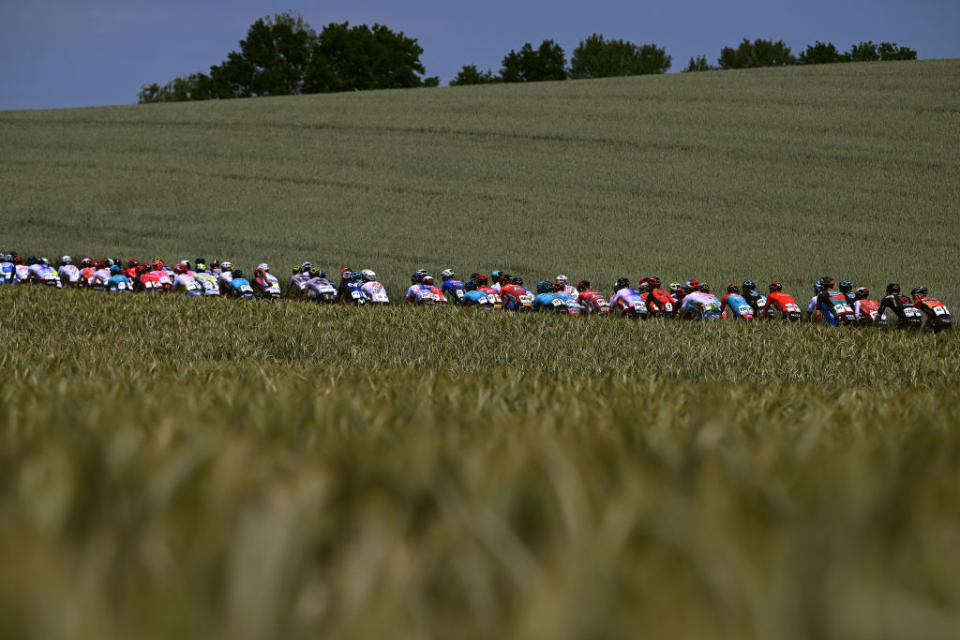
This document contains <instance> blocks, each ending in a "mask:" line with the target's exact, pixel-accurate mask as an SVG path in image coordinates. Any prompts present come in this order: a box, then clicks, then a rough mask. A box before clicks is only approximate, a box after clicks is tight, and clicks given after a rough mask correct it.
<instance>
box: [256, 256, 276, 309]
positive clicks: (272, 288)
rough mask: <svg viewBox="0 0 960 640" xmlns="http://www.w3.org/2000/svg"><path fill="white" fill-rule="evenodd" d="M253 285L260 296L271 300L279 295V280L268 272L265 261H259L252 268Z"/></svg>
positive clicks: (268, 268) (268, 266) (268, 267)
mask: <svg viewBox="0 0 960 640" xmlns="http://www.w3.org/2000/svg"><path fill="white" fill-rule="evenodd" d="M253 286H254V290H255V291H256V292H257V294H258V295H259V296H260V297H261V298H269V299H271V300H272V299H274V298H279V297H280V281H279V280H278V279H277V276H275V275H273V274H272V273H270V265H268V264H267V263H266V262H261V263H260V264H258V265H257V268H256V269H254V270H253Z"/></svg>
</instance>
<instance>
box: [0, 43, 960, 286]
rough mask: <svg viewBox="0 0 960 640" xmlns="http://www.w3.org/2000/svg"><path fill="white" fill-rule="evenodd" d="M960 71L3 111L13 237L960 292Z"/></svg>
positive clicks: (925, 65)
mask: <svg viewBox="0 0 960 640" xmlns="http://www.w3.org/2000/svg"><path fill="white" fill-rule="evenodd" d="M958 86H960V60H939V61H919V62H905V63H883V64H844V65H825V66H820V67H806V68H790V69H761V70H751V71H730V72H714V73H699V74H675V75H669V76H660V77H636V78H623V79H613V80H590V81H567V82H562V83H542V84H534V85H502V86H483V87H459V88H443V89H437V90H410V91H385V92H366V93H354V94H335V95H315V96H303V97H295V98H276V99H254V100H244V101H226V102H209V103H193V104H168V105H150V106H146V105H144V106H129V107H112V108H94V109H70V110H60V111H24V112H0V146H2V148H3V149H4V153H3V154H2V157H0V172H2V178H0V185H2V186H0V223H2V224H3V227H4V229H5V231H4V233H3V237H2V242H0V245H3V248H6V247H7V245H10V247H11V248H14V249H18V250H20V251H22V252H23V251H28V252H31V253H32V252H37V253H38V255H39V254H40V253H43V254H47V255H59V254H60V253H62V252H71V253H74V254H81V253H88V252H89V253H92V254H94V255H101V254H103V255H107V254H109V255H116V254H119V255H122V256H124V257H126V256H128V255H135V256H138V257H141V258H147V257H152V256H154V255H157V254H159V255H162V256H166V257H167V258H168V259H180V258H189V259H193V257H195V256H196V255H206V256H208V257H212V256H216V257H221V258H222V257H230V258H233V260H234V262H237V263H240V264H242V265H245V266H248V268H249V266H252V263H253V262H254V261H261V260H266V261H269V262H271V263H272V264H273V265H275V270H277V271H278V272H281V273H285V272H286V270H287V268H288V267H289V265H291V264H293V263H296V262H299V261H301V260H303V259H311V260H313V261H314V262H315V263H319V264H321V265H322V266H324V267H326V268H328V269H338V268H339V267H341V266H344V265H350V266H352V267H354V268H357V267H359V266H370V267H372V268H374V269H375V270H377V271H378V273H380V274H381V276H382V277H383V278H384V280H385V282H386V283H387V284H388V286H390V287H392V288H396V287H400V286H402V285H403V283H404V282H405V280H406V278H407V276H408V274H409V273H410V272H411V271H412V270H413V269H415V268H417V267H420V266H425V267H427V268H430V269H432V270H439V269H441V268H443V267H446V266H452V267H454V268H455V269H457V270H458V272H460V273H469V272H470V271H473V270H489V269H491V268H496V267H502V268H505V269H507V270H509V271H511V272H514V273H521V274H523V275H525V276H526V277H527V280H528V281H531V280H533V281H535V280H536V279H539V278H541V277H545V276H552V275H555V273H556V272H559V271H563V272H565V273H567V274H568V275H570V277H571V278H573V279H575V280H576V279H579V278H581V277H588V278H590V279H594V280H595V281H601V282H607V281H609V280H611V279H612V278H614V277H616V276H618V275H622V274H626V275H629V276H630V277H632V278H636V277H638V276H639V275H641V274H645V273H648V272H655V273H657V274H659V275H660V276H661V277H663V278H664V279H665V280H667V281H669V280H678V279H685V278H688V277H697V278H700V279H708V280H710V281H712V282H714V283H715V285H716V284H722V283H725V282H727V281H730V280H742V279H744V278H748V277H749V278H755V279H757V280H760V281H763V280H767V279H771V278H779V279H781V280H783V281H784V282H785V283H786V284H787V288H788V289H794V290H801V289H802V290H803V291H806V289H807V288H808V284H809V282H810V281H812V280H813V279H814V278H815V277H816V276H819V275H822V274H823V273H830V274H832V275H834V276H835V277H837V278H850V279H852V280H854V281H855V282H856V283H857V284H861V283H863V284H868V285H870V286H871V287H873V288H874V289H876V288H879V287H881V286H882V284H883V283H885V282H886V281H887V280H888V279H899V280H902V281H903V282H904V284H911V283H915V282H920V281H923V282H925V283H926V284H927V285H928V286H930V287H931V289H932V290H933V291H935V292H938V293H940V294H941V295H942V296H944V297H946V298H948V299H952V300H956V299H957V298H958V294H960V284H958V280H957V278H956V276H955V260H954V259H953V258H954V257H955V256H956V255H957V252H958V248H960V240H958V238H960V234H958V233H957V231H960V222H958V219H957V215H956V203H957V202H958V201H960V182H958V181H957V180H956V176H957V175H958V160H957V153H956V150H957V149H958V148H960V127H957V117H958V114H960V101H958V99H957V87H958Z"/></svg>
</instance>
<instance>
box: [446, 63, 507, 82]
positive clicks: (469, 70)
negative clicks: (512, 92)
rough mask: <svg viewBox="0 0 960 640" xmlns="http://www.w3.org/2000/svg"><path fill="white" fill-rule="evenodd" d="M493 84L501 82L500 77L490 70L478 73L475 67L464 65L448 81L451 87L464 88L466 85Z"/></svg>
mask: <svg viewBox="0 0 960 640" xmlns="http://www.w3.org/2000/svg"><path fill="white" fill-rule="evenodd" d="M494 82H503V79H502V78H500V76H498V75H496V74H494V73H493V71H492V70H490V69H488V70H486V71H480V70H479V69H477V67H476V65H472V64H465V65H463V68H461V69H460V71H458V72H457V75H456V77H455V78H454V79H453V80H451V81H450V86H451V87H458V86H464V85H468V84H492V83H494Z"/></svg>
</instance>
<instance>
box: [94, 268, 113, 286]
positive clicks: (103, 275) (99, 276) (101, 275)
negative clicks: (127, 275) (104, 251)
mask: <svg viewBox="0 0 960 640" xmlns="http://www.w3.org/2000/svg"><path fill="white" fill-rule="evenodd" d="M109 279H110V269H97V270H96V271H94V273H93V281H92V283H91V285H90V286H92V287H93V288H94V289H97V290H99V291H102V290H104V289H105V288H106V286H107V280H109Z"/></svg>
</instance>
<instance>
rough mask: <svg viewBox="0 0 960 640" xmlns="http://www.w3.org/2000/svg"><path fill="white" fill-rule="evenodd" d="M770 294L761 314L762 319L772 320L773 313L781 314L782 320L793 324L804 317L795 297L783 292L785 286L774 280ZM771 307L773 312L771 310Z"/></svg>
mask: <svg viewBox="0 0 960 640" xmlns="http://www.w3.org/2000/svg"><path fill="white" fill-rule="evenodd" d="M769 292H770V294H769V295H768V296H767V302H766V304H764V305H763V309H762V310H761V312H760V317H761V318H772V317H773V311H777V312H779V314H780V317H781V318H782V319H784V320H790V321H791V322H796V321H798V320H800V319H801V318H802V317H803V315H802V314H801V313H800V305H798V304H797V301H796V300H794V299H793V296H791V295H789V294H786V293H784V292H783V284H781V283H780V282H779V281H777V280H774V281H773V282H771V283H770V287H769ZM771 306H772V307H773V310H771V309H770V307H771Z"/></svg>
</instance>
